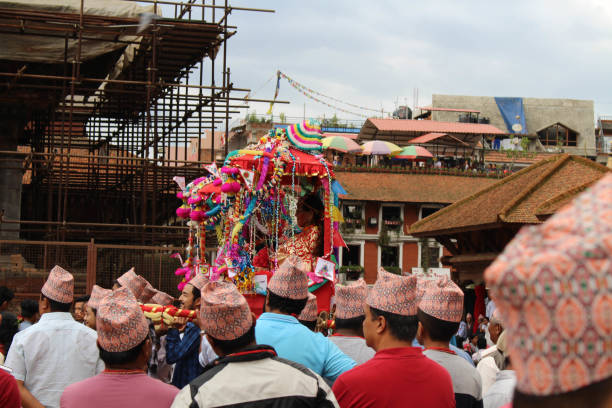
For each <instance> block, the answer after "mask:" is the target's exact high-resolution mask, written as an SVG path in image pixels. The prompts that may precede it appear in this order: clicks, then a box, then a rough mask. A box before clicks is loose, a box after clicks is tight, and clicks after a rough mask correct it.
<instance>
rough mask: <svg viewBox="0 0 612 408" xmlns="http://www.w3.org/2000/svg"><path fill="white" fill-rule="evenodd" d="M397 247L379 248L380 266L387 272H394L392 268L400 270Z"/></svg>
mask: <svg viewBox="0 0 612 408" xmlns="http://www.w3.org/2000/svg"><path fill="white" fill-rule="evenodd" d="M399 249H400V248H399V246H381V247H380V265H381V266H382V267H383V268H385V269H387V270H389V269H391V270H389V272H395V271H393V270H392V268H397V269H400V251H399Z"/></svg>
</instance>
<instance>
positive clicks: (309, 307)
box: [298, 292, 319, 322]
mask: <svg viewBox="0 0 612 408" xmlns="http://www.w3.org/2000/svg"><path fill="white" fill-rule="evenodd" d="M318 312H319V308H318V306H317V297H316V296H315V295H313V294H312V293H310V292H308V300H307V301H306V306H304V309H302V313H300V315H299V316H298V320H303V321H305V322H313V321H315V320H317V317H318V316H319V313H318Z"/></svg>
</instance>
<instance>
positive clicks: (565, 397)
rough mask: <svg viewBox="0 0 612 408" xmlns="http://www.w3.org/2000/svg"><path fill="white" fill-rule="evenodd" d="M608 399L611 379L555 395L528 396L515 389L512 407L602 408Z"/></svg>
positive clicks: (611, 387) (611, 385) (610, 393)
mask: <svg viewBox="0 0 612 408" xmlns="http://www.w3.org/2000/svg"><path fill="white" fill-rule="evenodd" d="M610 397H612V377H608V378H606V379H604V380H601V381H598V382H596V383H593V384H589V385H587V386H586V387H582V388H579V389H577V390H574V391H570V392H566V393H563V394H557V395H546V396H537V395H529V394H523V393H522V392H520V391H518V390H516V389H515V391H514V398H513V400H512V406H513V407H514V408H548V407H551V408H552V407H554V408H574V407H590V408H603V407H604V404H605V403H606V402H607V401H609V399H610Z"/></svg>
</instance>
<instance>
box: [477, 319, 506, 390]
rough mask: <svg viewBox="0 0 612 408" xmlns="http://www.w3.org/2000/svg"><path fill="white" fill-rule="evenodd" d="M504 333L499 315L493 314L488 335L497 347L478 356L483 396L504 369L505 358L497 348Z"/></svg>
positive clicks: (481, 352) (494, 346)
mask: <svg viewBox="0 0 612 408" xmlns="http://www.w3.org/2000/svg"><path fill="white" fill-rule="evenodd" d="M503 331H504V327H503V326H502V323H501V320H500V317H499V313H497V312H493V315H492V316H491V322H490V323H489V328H488V333H489V337H490V338H491V342H493V343H494V344H495V345H493V346H491V347H489V348H487V349H484V350H479V351H478V354H477V359H478V360H479V363H478V366H476V369H477V370H478V373H479V374H480V379H481V380H482V394H483V395H484V394H485V393H486V392H487V390H488V389H489V387H490V386H491V385H493V383H494V382H495V378H496V377H497V373H498V372H499V371H500V370H503V369H504V361H505V358H504V356H503V355H502V353H501V352H500V351H499V350H498V347H497V342H498V340H499V338H500V335H501V334H502V333H503Z"/></svg>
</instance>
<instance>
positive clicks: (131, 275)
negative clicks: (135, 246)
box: [117, 267, 137, 288]
mask: <svg viewBox="0 0 612 408" xmlns="http://www.w3.org/2000/svg"><path fill="white" fill-rule="evenodd" d="M136 276H137V275H136V272H134V267H131V268H130V270H128V271H127V272H126V273H124V274H123V275H121V276H120V277H118V278H117V282H119V285H121V286H123V287H125V288H127V287H128V283H129V281H131V280H133V279H135V278H136Z"/></svg>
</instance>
